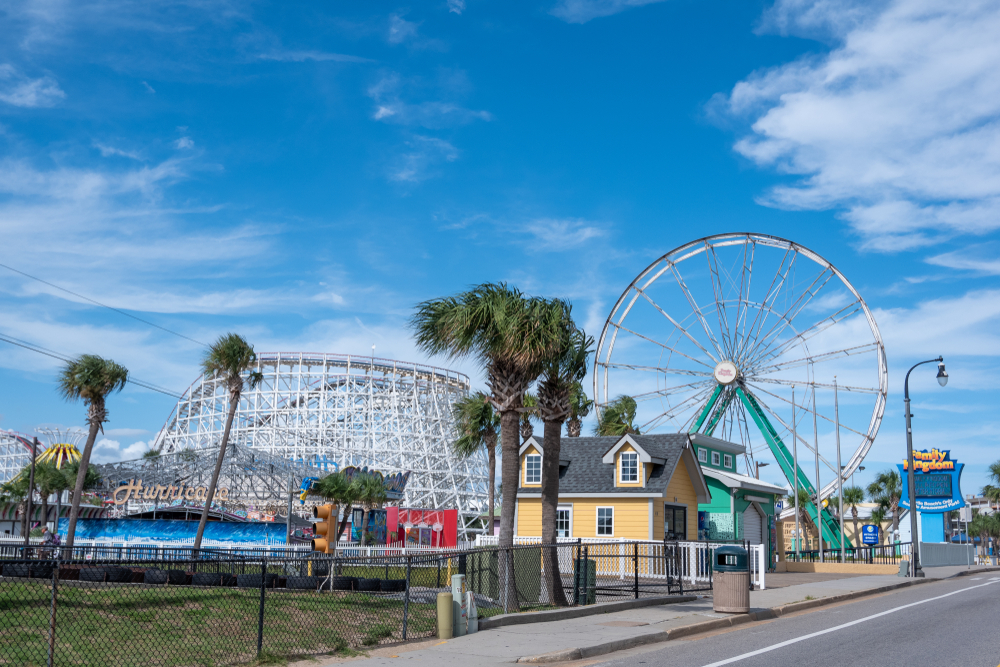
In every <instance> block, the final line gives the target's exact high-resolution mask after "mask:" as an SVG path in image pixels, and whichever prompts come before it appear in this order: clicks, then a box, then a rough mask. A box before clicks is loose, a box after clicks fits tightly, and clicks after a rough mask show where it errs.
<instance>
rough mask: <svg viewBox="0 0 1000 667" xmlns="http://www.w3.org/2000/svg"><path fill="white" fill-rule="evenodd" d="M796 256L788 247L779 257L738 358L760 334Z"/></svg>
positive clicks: (797, 255) (741, 357) (744, 353)
mask: <svg viewBox="0 0 1000 667" xmlns="http://www.w3.org/2000/svg"><path fill="white" fill-rule="evenodd" d="M789 253H792V257H791V259H788V254H789ZM798 257H799V253H798V251H797V250H795V249H794V248H788V249H787V250H785V255H784V257H782V258H781V263H780V264H778V270H777V271H776V272H775V274H774V277H773V278H771V284H770V285H769V286H768V288H767V292H765V294H764V299H763V302H762V304H763V305H762V306H761V307H760V308H758V309H757V314H756V315H755V316H754V320H753V324H751V325H750V335H749V336H747V337H746V338H744V339H743V346H742V347H741V348H740V350H739V354H738V358H739V359H741V360H742V359H743V358H744V357H745V356H746V352H747V351H748V350H749V349H750V345H751V342H750V341H752V340H756V339H757V337H758V336H759V335H760V332H761V330H762V329H763V328H764V324H765V323H766V322H767V316H768V314H769V313H770V312H771V310H772V309H773V306H774V302H775V301H776V300H777V298H778V294H780V293H781V288H782V287H783V286H784V285H785V281H786V280H787V279H788V274H789V273H791V271H792V268H793V267H794V266H795V261H796V260H797V259H798ZM786 260H787V265H786ZM782 267H784V269H785V270H784V273H782V271H781V269H782ZM768 300H770V302H771V303H770V304H768ZM741 363H742V361H741Z"/></svg>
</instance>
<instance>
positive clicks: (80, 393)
mask: <svg viewBox="0 0 1000 667" xmlns="http://www.w3.org/2000/svg"><path fill="white" fill-rule="evenodd" d="M127 382H128V369H127V368H125V367H124V366H121V365H119V364H116V363H115V362H113V361H111V360H110V359H103V358H101V357H99V356H97V355H96V354H84V355H82V356H79V357H77V358H76V359H73V360H72V361H69V362H67V363H66V366H65V367H64V368H63V371H62V373H61V374H60V375H59V391H60V393H61V394H62V395H63V397H64V398H65V399H66V400H67V401H78V400H81V399H82V400H84V401H85V402H86V403H87V423H88V424H89V425H90V432H89V433H88V435H87V443H86V444H85V445H84V446H83V453H82V455H81V456H80V465H79V472H78V473H77V476H76V486H75V487H74V490H73V505H72V508H71V509H70V513H69V529H68V530H67V531H66V547H67V548H68V549H72V548H73V538H74V536H75V535H76V520H77V516H78V515H79V514H80V499H81V498H82V497H83V487H84V482H85V481H86V479H87V470H88V469H89V468H90V454H91V453H92V452H93V451H94V442H95V441H96V440H97V433H98V431H101V432H103V431H104V422H106V421H107V420H108V409H107V406H106V403H105V402H106V400H107V397H108V394H111V393H113V392H117V391H121V390H122V389H124V388H125V384H126V383H127ZM71 553H72V552H71Z"/></svg>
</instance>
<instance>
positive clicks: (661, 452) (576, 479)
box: [518, 433, 688, 494]
mask: <svg viewBox="0 0 1000 667" xmlns="http://www.w3.org/2000/svg"><path fill="white" fill-rule="evenodd" d="M632 439H633V440H635V441H636V442H637V443H638V444H639V446H640V447H642V448H643V449H644V450H646V452H647V453H648V454H649V455H650V456H651V457H653V458H654V459H664V463H663V464H662V465H661V464H654V465H653V470H652V472H651V474H650V476H649V479H647V480H646V486H645V487H616V486H615V466H614V465H612V464H610V463H602V462H601V459H603V458H604V455H605V454H606V453H607V452H608V450H610V449H611V448H612V447H614V446H615V445H616V444H618V442H619V441H620V440H621V438H619V437H592V438H562V441H561V445H560V451H559V458H560V460H562V461H566V460H568V461H569V465H566V466H562V467H561V468H560V470H559V493H560V494H563V493H657V492H663V491H666V489H667V484H669V482H670V477H671V475H672V474H673V471H674V468H675V467H676V466H677V464H678V462H679V461H680V458H681V452H682V451H683V450H684V448H685V447H686V446H687V443H688V436H687V434H686V433H665V434H661V435H633V436H632ZM536 440H537V441H538V442H539V444H542V445H543V446H544V443H543V442H542V440H541V438H536ZM518 493H538V487H528V488H525V487H523V486H522V487H521V488H520V489H519V490H518Z"/></svg>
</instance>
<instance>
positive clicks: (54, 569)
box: [48, 548, 59, 667]
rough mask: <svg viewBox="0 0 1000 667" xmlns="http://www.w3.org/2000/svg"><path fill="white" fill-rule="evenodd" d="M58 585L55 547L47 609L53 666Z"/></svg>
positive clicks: (52, 662) (57, 559)
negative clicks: (49, 605) (50, 595)
mask: <svg viewBox="0 0 1000 667" xmlns="http://www.w3.org/2000/svg"><path fill="white" fill-rule="evenodd" d="M58 586H59V549H58V548H56V562H55V565H54V566H53V567H52V608H51V610H50V611H49V664H48V667H53V666H54V665H55V660H56V598H57V593H56V591H57V589H58Z"/></svg>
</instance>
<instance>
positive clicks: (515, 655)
mask: <svg viewBox="0 0 1000 667" xmlns="http://www.w3.org/2000/svg"><path fill="white" fill-rule="evenodd" d="M990 571H1000V568H996V567H993V568H990V567H975V566H974V567H973V568H972V570H971V573H972V574H975V573H977V572H990ZM925 572H926V576H927V581H933V580H935V579H946V578H949V577H953V576H961V575H963V574H967V573H969V571H968V569H967V568H966V567H959V566H956V567H936V568H927V569H926V570H925ZM919 583H923V580H919V579H918V580H915V581H914V580H911V579H907V578H902V577H897V576H893V575H874V576H863V577H851V578H842V579H836V580H823V581H816V582H812V583H803V584H797V585H793V586H786V587H784V588H776V589H768V590H763V591H753V592H751V593H750V605H751V607H752V609H751V614H716V613H715V612H713V611H712V599H711V598H699V599H696V600H693V601H690V602H683V603H679V604H668V605H658V606H647V607H642V608H637V609H629V610H625V611H612V612H609V613H599V614H595V615H591V616H585V617H582V618H571V619H564V620H551V621H544V620H543V619H544V618H545V615H546V612H537V613H535V614H531V616H533V617H536V618H537V620H538V621H539V622H533V623H525V624H519V625H509V626H503V627H499V628H495V629H491V630H483V631H480V632H478V633H476V634H474V635H467V636H465V637H456V638H454V639H449V640H446V641H439V640H437V639H433V640H429V641H423V642H415V643H409V644H402V645H397V646H393V647H385V648H379V649H376V650H373V651H371V652H370V653H369V657H368V658H367V659H365V658H347V659H345V658H319V659H318V660H316V661H309V662H307V663H306V662H304V663H301V664H302V665H306V664H309V665H333V664H339V663H342V662H347V661H350V660H357V659H365V665H366V666H367V665H372V666H375V665H398V664H400V663H405V664H407V665H410V666H412V667H452V666H455V667H459V666H461V667H468V665H502V664H510V663H514V662H518V661H520V662H534V663H544V662H559V661H566V660H577V659H581V658H586V657H591V656H595V655H602V654H605V653H609V652H612V651H618V650H624V649H628V648H634V647H636V646H641V645H644V644H650V643H656V642H663V641H668V640H670V639H672V638H677V637H679V636H682V635H690V634H694V633H696V632H704V631H709V630H714V629H717V628H719V627H728V626H730V625H737V624H740V623H748V622H752V621H754V620H763V619H767V618H776V617H778V616H781V615H782V614H783V613H785V614H787V613H791V612H793V611H798V610H801V609H806V608H809V607H813V606H820V605H823V604H826V603H827V602H833V600H830V598H837V597H838V596H847V595H851V594H854V595H859V594H865V592H866V591H870V592H872V593H875V592H877V591H878V590H879V589H885V588H886V587H895V586H908V585H914V584H919ZM824 598H827V601H826V602H824V601H823V599H824ZM532 620H535V619H532Z"/></svg>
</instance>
